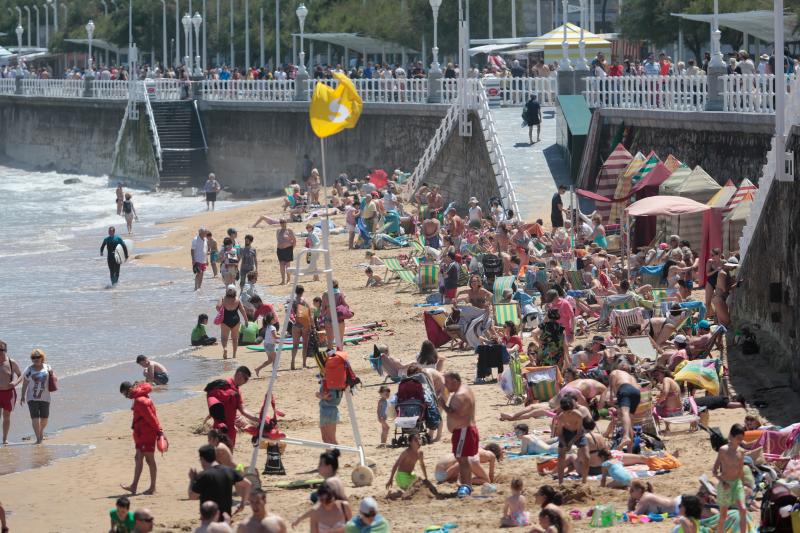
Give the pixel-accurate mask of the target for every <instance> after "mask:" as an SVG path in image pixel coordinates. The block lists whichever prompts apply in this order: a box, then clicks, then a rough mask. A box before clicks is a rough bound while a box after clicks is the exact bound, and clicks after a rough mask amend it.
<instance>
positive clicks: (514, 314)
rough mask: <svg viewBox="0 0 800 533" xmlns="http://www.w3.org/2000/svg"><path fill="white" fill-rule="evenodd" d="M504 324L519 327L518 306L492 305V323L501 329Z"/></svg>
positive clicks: (513, 304)
mask: <svg viewBox="0 0 800 533" xmlns="http://www.w3.org/2000/svg"><path fill="white" fill-rule="evenodd" d="M506 322H513V323H514V325H515V326H517V327H519V325H520V322H521V321H520V318H519V304H517V303H516V302H515V303H509V304H494V323H495V324H496V325H497V326H499V327H502V326H503V324H505V323H506Z"/></svg>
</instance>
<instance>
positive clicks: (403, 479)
mask: <svg viewBox="0 0 800 533" xmlns="http://www.w3.org/2000/svg"><path fill="white" fill-rule="evenodd" d="M420 447H421V444H420V442H419V435H418V434H414V435H411V436H410V437H409V439H408V448H406V449H405V450H403V453H401V454H400V457H398V458H397V461H395V463H394V466H393V467H392V473H391V474H389V481H387V482H386V488H387V489H390V488H392V482H393V481H396V482H397V487H398V488H399V489H400V490H407V489H408V488H409V487H410V486H411V485H413V484H414V482H415V481H416V480H417V475H416V474H415V473H414V467H415V466H416V465H417V462H419V466H420V468H422V475H423V479H428V472H426V470H425V459H424V458H423V456H422V450H421V449H420Z"/></svg>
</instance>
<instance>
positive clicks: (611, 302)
mask: <svg viewBox="0 0 800 533" xmlns="http://www.w3.org/2000/svg"><path fill="white" fill-rule="evenodd" d="M634 307H636V300H635V299H634V297H633V295H632V294H612V295H611V296H607V297H606V298H605V300H603V307H602V310H601V312H600V322H601V323H604V322H607V321H608V319H609V316H610V315H611V312H612V311H614V310H627V309H633V308H634Z"/></svg>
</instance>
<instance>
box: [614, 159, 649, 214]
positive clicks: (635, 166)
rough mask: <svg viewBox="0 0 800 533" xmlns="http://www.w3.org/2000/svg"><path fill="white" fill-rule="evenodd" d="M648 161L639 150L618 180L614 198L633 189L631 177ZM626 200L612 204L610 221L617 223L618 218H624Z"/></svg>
mask: <svg viewBox="0 0 800 533" xmlns="http://www.w3.org/2000/svg"><path fill="white" fill-rule="evenodd" d="M646 162H647V159H646V158H645V157H644V155H642V152H637V153H636V155H635V156H633V159H631V162H630V163H628V166H627V167H626V168H625V170H624V172H623V173H622V175H621V176H620V177H619V179H618V180H617V188H616V189H614V198H625V197H627V196H628V194H629V193H630V190H631V185H632V183H631V179H632V178H633V175H634V174H636V173H637V172H639V170H640V169H641V168H642V166H644V164H645V163H646ZM625 205H626V202H615V203H613V204H611V212H610V213H609V214H608V223H609V224H617V220H622V212H623V211H624V210H625Z"/></svg>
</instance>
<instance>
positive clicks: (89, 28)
mask: <svg viewBox="0 0 800 533" xmlns="http://www.w3.org/2000/svg"><path fill="white" fill-rule="evenodd" d="M86 37H87V38H88V39H89V59H87V60H86V69H87V70H88V71H89V72H88V73H89V74H91V73H92V37H94V22H93V21H92V20H91V19H89V22H87V23H86Z"/></svg>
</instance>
